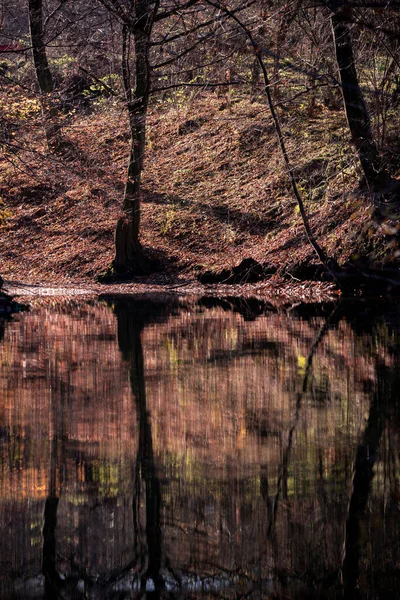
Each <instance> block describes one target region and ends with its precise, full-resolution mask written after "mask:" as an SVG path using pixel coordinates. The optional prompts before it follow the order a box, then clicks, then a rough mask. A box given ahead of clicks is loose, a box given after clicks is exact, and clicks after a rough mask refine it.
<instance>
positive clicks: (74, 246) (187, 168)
mask: <svg viewBox="0 0 400 600" xmlns="http://www.w3.org/2000/svg"><path fill="white" fill-rule="evenodd" d="M300 116H301V115H300ZM296 118H298V114H297V117H296ZM306 119H307V122H305V120H306ZM303 120H304V130H303V129H302V127H301V126H295V125H296V124H294V123H293V122H292V121H291V118H290V116H288V115H286V114H285V115H283V125H284V129H285V130H286V132H287V142H288V147H289V151H290V154H291V158H292V160H293V162H294V164H295V167H296V174H297V177H298V180H299V183H300V187H301V191H302V193H303V196H304V197H305V199H306V203H307V209H308V212H309V216H310V220H311V225H312V227H313V231H314V232H315V234H316V235H317V236H318V237H319V239H320V241H321V243H322V245H324V246H325V248H326V249H327V251H328V252H330V253H332V254H333V255H334V256H335V257H336V258H337V259H339V260H340V261H345V260H347V259H349V258H350V257H351V256H352V255H353V254H354V253H360V252H361V253H363V252H365V253H368V252H370V250H371V248H374V251H375V252H376V256H375V257H374V258H375V259H376V258H378V259H380V258H381V257H382V256H383V254H384V250H385V240H384V236H383V233H382V232H381V231H380V230H379V228H376V227H373V226H371V225H370V223H371V219H370V206H369V205H368V202H367V201H366V199H365V198H363V197H362V196H361V195H360V193H358V195H357V194H356V193H353V192H352V191H351V190H354V189H356V188H357V186H358V180H359V176H360V174H359V172H358V171H357V167H356V163H355V160H354V156H353V155H352V154H351V151H347V152H348V153H347V154H346V148H344V147H343V143H342V139H343V136H344V135H345V133H344V132H345V131H346V129H345V122H344V119H343V115H342V114H341V113H340V112H335V113H330V112H329V111H327V110H326V109H325V108H324V107H319V109H318V111H316V113H315V114H314V116H313V117H312V118H311V117H310V116H309V115H306V114H305V115H303ZM20 134H21V143H20V147H21V148H22V149H20V150H19V151H18V153H17V154H15V153H14V154H10V153H8V154H7V152H5V153H4V154H3V157H2V160H1V163H2V165H1V167H2V176H1V182H0V190H1V191H0V193H1V195H2V198H3V201H4V205H5V206H6V208H7V211H8V212H7V218H6V219H5V220H4V223H3V225H2V227H1V229H0V242H1V249H0V256H1V270H2V273H3V275H4V277H5V278H6V279H13V280H20V281H24V282H26V283H47V284H49V283H51V284H57V283H58V284H60V283H64V284H65V283H68V282H69V283H70V284H74V285H75V284H78V283H84V282H86V283H89V282H93V279H94V277H95V276H96V275H99V274H100V273H101V272H103V271H104V270H105V269H106V268H107V266H108V265H109V264H110V262H111V261H112V258H113V235H114V233H113V232H114V227H115V224H116V221H117V218H118V216H119V214H120V207H121V199H122V195H123V189H124V178H125V173H126V164H127V152H128V147H129V134H128V127H127V123H126V118H125V116H124V112H123V108H122V107H121V106H120V105H118V104H117V103H115V102H114V103H112V102H111V101H110V104H107V105H104V104H103V106H102V107H98V108H97V109H96V110H95V111H94V112H93V113H92V114H90V115H77V116H75V117H73V118H72V119H71V120H70V122H69V123H68V124H66V125H65V127H64V129H63V134H64V136H65V139H66V140H67V141H68V148H67V150H66V152H65V153H64V155H63V156H56V157H49V156H48V155H47V154H46V150H45V146H44V139H43V136H42V134H41V130H40V127H36V128H29V127H25V128H24V129H22V130H21V132H20ZM147 140H148V141H147V155H146V159H145V165H144V166H145V170H144V176H143V203H142V215H143V216H142V234H141V240H142V243H143V245H144V246H145V247H147V248H151V249H153V250H155V251H156V252H157V253H158V254H159V257H160V258H161V261H162V262H163V264H164V270H163V271H162V272H161V273H158V274H155V275H154V276H153V277H151V278H148V279H147V280H146V281H147V283H150V284H159V285H163V284H171V283H174V282H178V283H179V282H181V281H183V282H185V281H187V280H194V279H195V278H197V277H198V276H199V274H201V273H203V272H205V271H207V270H210V269H211V270H213V271H219V270H223V269H231V268H232V267H234V266H235V265H237V264H239V263H240V261H241V260H243V259H245V258H249V257H251V258H253V259H255V260H256V261H258V262H260V263H261V264H263V265H268V266H269V267H270V271H271V272H272V271H274V272H275V271H276V272H277V274H276V275H275V276H274V277H272V278H271V280H270V282H269V285H270V286H276V284H277V283H278V282H280V283H281V282H282V281H281V277H282V276H283V275H285V274H286V275H287V274H289V280H290V281H291V282H292V283H293V282H294V281H295V279H293V278H292V279H290V274H296V272H297V271H298V268H299V266H304V265H309V264H310V263H314V262H315V261H316V257H315V256H314V254H313V251H312V249H311V248H310V246H309V244H308V243H307V240H306V238H305V235H304V231H303V228H302V224H301V221H300V217H299V215H298V213H297V210H296V205H295V203H294V201H293V198H292V196H291V193H290V188H289V183H288V178H287V174H286V173H285V172H284V170H283V167H282V162H281V159H280V155H279V149H278V146H277V142H276V138H275V135H274V131H273V128H272V123H271V119H270V117H269V114H268V111H267V109H266V107H265V105H264V104H261V103H253V104H251V103H250V102H249V100H248V98H242V99H240V98H239V99H238V100H237V102H236V103H233V106H232V112H229V111H227V110H226V109H224V110H221V101H220V99H218V98H216V97H215V95H214V94H212V93H211V94H210V93H205V92H204V93H202V94H200V95H198V97H197V98H196V99H195V100H192V101H191V102H190V103H188V104H186V105H185V106H184V107H179V106H175V105H174V106H172V107H171V108H169V109H168V110H163V111H161V109H160V108H159V107H157V106H154V107H153V108H152V110H151V112H150V115H149V118H148V138H147ZM333 140H336V143H334V142H333ZM349 190H350V191H349ZM143 282H144V280H143Z"/></svg>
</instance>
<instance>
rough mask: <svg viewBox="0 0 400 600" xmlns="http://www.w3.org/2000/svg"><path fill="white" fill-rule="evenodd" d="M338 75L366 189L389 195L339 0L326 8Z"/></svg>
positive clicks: (389, 181) (348, 11)
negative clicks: (330, 26) (329, 15)
mask: <svg viewBox="0 0 400 600" xmlns="http://www.w3.org/2000/svg"><path fill="white" fill-rule="evenodd" d="M328 6H329V8H330V10H331V12H332V15H331V24H332V33H333V41H334V44H335V52H336V60H337V65H338V68H339V73H340V82H341V86H342V95H343V102H344V108H345V111H346V116H347V121H348V124H349V129H350V132H351V137H352V141H353V143H354V145H355V147H356V150H357V154H358V157H359V159H360V163H361V167H362V169H363V172H364V175H365V179H366V181H367V185H368V187H369V189H370V190H371V192H372V193H373V194H378V195H382V194H385V193H387V192H390V189H391V187H393V186H392V184H393V180H392V179H391V177H390V175H389V174H388V172H387V171H386V169H385V167H384V164H383V161H382V159H381V157H380V156H379V153H378V150H377V147H376V144H375V141H374V139H373V136H372V130H371V122H370V118H369V113H368V109H367V106H366V104H365V100H364V97H363V94H362V91H361V89H360V86H359V82H358V78H357V72H356V67H355V63H354V54H353V47H352V40H351V33H350V29H349V23H348V21H349V19H350V17H351V9H350V8H347V7H344V6H343V2H342V1H341V0H338V1H334V2H330V3H329V4H328Z"/></svg>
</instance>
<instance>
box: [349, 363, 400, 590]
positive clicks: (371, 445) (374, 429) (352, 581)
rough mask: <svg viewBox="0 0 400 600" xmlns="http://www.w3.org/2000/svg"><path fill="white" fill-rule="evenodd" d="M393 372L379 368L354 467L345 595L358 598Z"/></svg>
mask: <svg viewBox="0 0 400 600" xmlns="http://www.w3.org/2000/svg"><path fill="white" fill-rule="evenodd" d="M391 379H393V371H391V370H389V369H386V368H384V367H383V366H381V365H380V366H379V367H378V369H377V389H376V390H375V392H374V395H373V397H372V402H371V407H370V410H369V417H368V422H367V426H366V428H365V431H364V435H363V438H362V442H361V444H360V445H359V447H358V449H357V455H356V460H355V465H354V479H353V491H352V494H351V498H350V503H349V512H348V518H347V522H346V543H345V554H344V559H343V564H342V570H343V582H344V589H345V596H346V597H349V598H356V597H357V596H358V577H359V561H360V554H361V541H360V537H361V523H362V520H363V518H364V515H365V511H366V507H367V502H368V497H369V493H370V490H371V483H372V479H373V477H374V465H375V463H376V461H377V455H378V450H379V445H380V440H381V437H382V433H383V430H384V426H385V421H386V417H387V409H388V401H389V397H390V394H389V389H390V386H389V382H391Z"/></svg>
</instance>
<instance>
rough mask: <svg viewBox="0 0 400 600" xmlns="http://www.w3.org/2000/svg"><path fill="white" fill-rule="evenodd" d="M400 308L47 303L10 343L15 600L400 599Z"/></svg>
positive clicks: (8, 586)
mask: <svg viewBox="0 0 400 600" xmlns="http://www.w3.org/2000/svg"><path fill="white" fill-rule="evenodd" d="M399 335H400V306H399V304H398V303H395V302H389V301H385V302H383V301H382V302H375V303H374V304H372V303H367V302H361V301H353V302H350V301H349V302H346V301H344V300H343V301H340V302H338V303H337V304H334V303H332V304H325V305H317V306H314V305H298V306H294V307H292V308H291V309H288V310H277V309H275V308H274V307H273V306H272V305H270V304H263V303H262V302H260V301H255V300H254V301H252V300H243V299H235V298H227V299H225V300H216V299H212V298H199V299H190V300H187V301H186V300H182V299H178V298H176V297H171V298H169V299H168V298H167V299H160V298H157V297H151V296H150V297H148V298H145V299H142V300H139V299H136V300H135V299H133V298H120V297H114V298H113V297H110V298H108V299H104V300H103V301H91V302H83V301H79V299H78V300H73V301H70V302H64V303H57V302H54V305H52V304H51V303H47V304H46V305H43V306H40V305H39V306H37V307H36V308H32V309H31V310H30V311H27V312H22V313H19V314H18V315H15V316H14V317H13V318H12V319H11V320H9V321H7V322H5V323H4V324H3V326H2V328H1V330H0V337H1V341H0V364H1V372H0V596H1V598H10V599H17V598H46V599H53V598H65V599H69V598H71V599H72V598H73V599H75V598H76V599H81V598H82V599H83V598H96V599H107V598H118V599H123V598H181V597H182V598H190V599H192V598H193V599H194V598H221V599H222V598H223V599H227V598H232V599H233V598H235V599H236V598H249V599H258V598H260V599H261V598H342V597H347V598H357V597H359V598H369V599H375V598H385V599H386V598H395V597H398V596H397V594H398V590H399V589H400V587H399V585H400V577H399V566H400V535H399V534H400V519H399V510H400V460H399V459H400V456H399V450H400V437H399V423H400V405H399V398H400V395H399V389H400V370H399V367H400V365H399V352H398V347H399Z"/></svg>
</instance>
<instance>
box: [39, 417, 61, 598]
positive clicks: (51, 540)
mask: <svg viewBox="0 0 400 600" xmlns="http://www.w3.org/2000/svg"><path fill="white" fill-rule="evenodd" d="M54 425H55V424H54ZM57 445H58V444H57V436H56V434H55V432H53V437H52V440H51V447H50V483H49V492H48V496H47V498H46V502H45V506H44V525H43V560H42V573H43V575H44V581H45V598H49V599H51V598H54V597H56V596H57V595H58V594H57V590H58V589H59V586H60V583H61V580H60V577H59V575H58V573H57V570H56V527H57V508H58V502H59V498H58V494H57Z"/></svg>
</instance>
